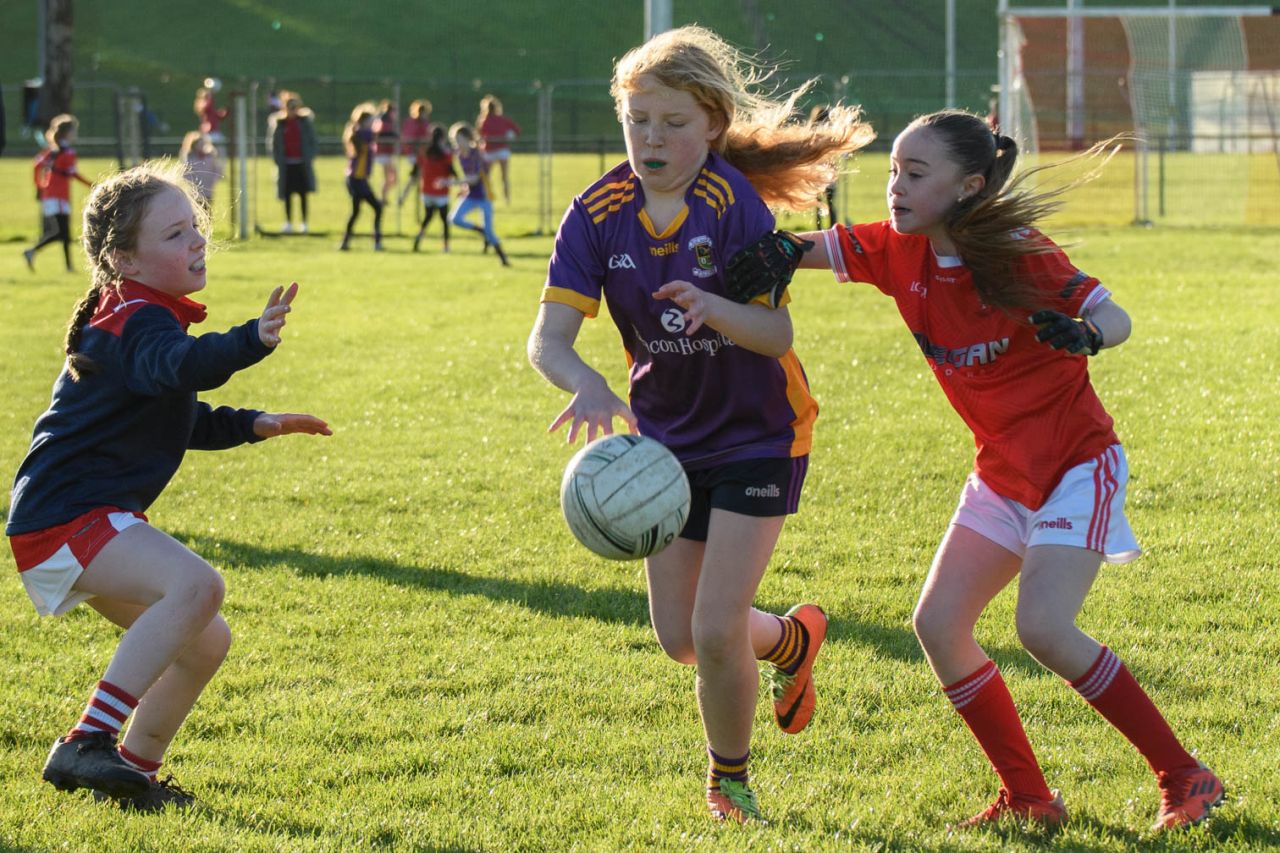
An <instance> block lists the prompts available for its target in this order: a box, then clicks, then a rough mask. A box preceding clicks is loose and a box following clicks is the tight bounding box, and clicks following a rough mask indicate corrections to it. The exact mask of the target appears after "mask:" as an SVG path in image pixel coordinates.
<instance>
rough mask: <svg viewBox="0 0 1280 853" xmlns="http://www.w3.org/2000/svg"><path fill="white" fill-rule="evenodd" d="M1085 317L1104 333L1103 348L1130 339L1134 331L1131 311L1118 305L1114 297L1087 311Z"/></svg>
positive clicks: (1117, 344)
mask: <svg viewBox="0 0 1280 853" xmlns="http://www.w3.org/2000/svg"><path fill="white" fill-rule="evenodd" d="M1084 319H1086V320H1090V321H1091V322H1092V323H1093V324H1094V325H1095V326H1097V327H1098V331H1099V332H1101V333H1102V348H1103V349H1110V348H1111V347H1114V346H1119V345H1120V344H1122V343H1124V342H1125V341H1127V340H1129V333H1130V332H1132V331H1133V323H1132V321H1131V320H1130V319H1129V313H1128V312H1127V311H1125V310H1124V309H1123V308H1121V307H1120V306H1119V305H1117V304H1116V303H1115V300H1113V299H1107V300H1106V301H1104V302H1103V303H1102V304H1101V305H1098V306H1097V307H1096V308H1094V309H1093V310H1091V311H1089V312H1088V313H1086V314H1085V316H1084Z"/></svg>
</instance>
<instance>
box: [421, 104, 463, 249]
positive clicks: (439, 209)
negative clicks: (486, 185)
mask: <svg viewBox="0 0 1280 853" xmlns="http://www.w3.org/2000/svg"><path fill="white" fill-rule="evenodd" d="M417 172H418V177H419V179H420V180H421V182H422V225H421V226H420V227H419V228H418V235H417V236H416V237H414V238H413V250H414V251H415V252H416V251H418V248H419V246H421V244H422V236H423V235H424V234H426V233H427V225H428V224H429V223H430V222H431V217H432V216H434V215H435V214H437V213H439V214H440V224H441V226H443V228H444V251H445V252H448V251H449V187H450V186H451V185H452V183H454V182H456V181H457V180H458V170H457V169H455V168H454V167H453V152H452V151H450V150H449V147H448V146H447V145H446V144H445V129H444V128H443V127H440V126H438V125H437V126H436V127H434V128H432V130H431V144H430V145H427V146H424V147H423V148H422V150H421V151H419V152H418V168H417Z"/></svg>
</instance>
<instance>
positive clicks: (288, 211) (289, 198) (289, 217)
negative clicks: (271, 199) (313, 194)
mask: <svg viewBox="0 0 1280 853" xmlns="http://www.w3.org/2000/svg"><path fill="white" fill-rule="evenodd" d="M295 195H296V196H297V197H298V205H299V206H300V207H301V209H302V222H303V224H306V221H307V194H306V193H303V192H300V193H288V194H287V195H285V197H284V218H285V221H286V222H292V221H293V197H294V196H295Z"/></svg>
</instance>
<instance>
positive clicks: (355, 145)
mask: <svg viewBox="0 0 1280 853" xmlns="http://www.w3.org/2000/svg"><path fill="white" fill-rule="evenodd" d="M373 115H374V108H373V104H368V103H365V104H359V105H357V106H356V108H355V109H353V110H352V111H351V120H350V121H348V122H347V126H346V127H345V128H344V129H343V131H342V146H343V148H344V149H346V152H347V194H348V195H350V196H351V216H350V217H348V218H347V227H346V230H344V231H343V233H342V243H341V244H340V245H339V246H338V249H339V251H343V252H345V251H347V250H348V249H349V248H351V235H352V233H353V231H354V230H355V227H356V219H357V218H359V216H360V206H361V205H362V204H365V203H368V205H369V206H370V207H372V208H373V249H374V251H375V252H381V251H382V202H380V201H379V200H378V197H377V196H376V195H374V194H373V190H372V189H371V188H370V187H369V176H370V174H371V173H372V171H373Z"/></svg>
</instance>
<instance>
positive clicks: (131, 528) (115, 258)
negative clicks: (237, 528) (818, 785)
mask: <svg viewBox="0 0 1280 853" xmlns="http://www.w3.org/2000/svg"><path fill="white" fill-rule="evenodd" d="M208 226H209V222H208V214H207V213H206V211H205V209H204V208H203V206H202V205H201V204H200V203H199V200H198V199H197V198H196V197H195V194H194V190H193V189H192V187H191V186H190V184H188V183H187V182H186V181H185V180H183V179H182V176H181V174H180V173H178V172H176V171H166V170H162V169H160V168H158V167H155V166H151V165H143V166H139V167H136V168H134V169H130V170H128V171H126V172H121V173H119V174H117V175H115V176H113V177H111V178H108V179H107V180H105V181H103V182H101V183H99V184H98V185H97V186H96V187H95V188H94V190H93V192H92V193H91V194H90V196H89V199H88V201H87V202H86V203H85V212H84V238H83V239H84V247H85V250H86V253H87V254H88V256H89V264H90V268H91V270H92V275H93V282H92V284H91V286H90V287H89V291H88V293H87V294H86V295H85V297H84V298H83V299H81V300H80V303H79V304H78V305H77V306H76V309H75V312H74V314H73V315H72V317H71V322H70V324H69V325H68V329H67V340H66V353H67V361H66V365H65V367H64V368H63V371H62V373H61V375H60V376H59V377H58V380H57V382H56V383H54V386H53V399H52V402H51V403H50V405H49V409H48V410H47V411H46V412H45V413H44V414H43V415H41V416H40V418H39V420H37V421H36V427H35V435H34V437H33V439H32V442H31V448H30V450H29V451H28V453H27V456H26V458H25V459H24V460H23V462H22V465H21V467H20V468H19V469H18V474H17V478H16V480H15V482H14V487H13V495H12V499H11V502H10V510H9V518H8V523H7V525H6V527H5V533H6V534H7V535H8V536H9V537H10V539H9V542H10V545H11V546H12V548H13V553H14V558H15V561H16V563H17V566H18V571H19V572H20V574H21V577H22V580H23V583H24V585H25V586H26V589H27V592H28V594H29V595H30V596H31V599H32V601H33V602H34V603H35V606H36V609H37V610H38V611H39V612H40V613H41V614H46V615H47V614H61V613H65V612H66V611H67V610H70V609H71V608H72V607H74V606H75V605H77V604H79V603H80V602H82V601H85V602H88V604H89V605H90V606H91V607H93V608H94V609H95V610H97V611H98V612H99V613H101V614H102V615H103V616H105V617H106V618H107V619H109V620H111V621H112V622H114V623H115V624H117V625H119V626H121V627H122V628H125V629H127V630H126V632H125V634H124V637H123V638H122V639H121V640H120V645H119V646H118V647H117V649H116V652H115V655H114V656H113V658H112V660H111V663H110V664H109V665H108V667H107V669H106V672H105V673H104V674H103V676H102V679H101V680H100V681H99V682H98V683H97V685H96V686H95V687H94V689H93V692H92V696H91V698H90V701H89V704H88V707H87V708H86V709H85V711H84V714H83V716H81V718H80V719H79V721H78V722H77V723H76V724H75V725H74V726H73V727H72V728H71V730H70V731H69V732H68V733H67V734H66V735H65V736H63V737H60V738H58V740H57V741H56V742H55V744H54V746H53V750H52V751H51V752H50V753H49V758H48V761H47V762H46V764H45V767H44V773H43V776H44V779H45V780H46V781H48V782H50V783H52V784H53V785H54V786H56V787H57V788H58V789H60V790H74V789H76V788H91V789H93V790H94V792H95V793H96V795H97V796H99V797H111V798H115V799H117V800H119V802H120V804H121V806H122V807H124V808H136V809H142V810H150V809H156V808H160V807H162V806H164V805H165V804H167V803H169V804H175V805H179V806H184V805H189V804H190V803H191V802H192V796H191V794H189V793H188V792H186V791H183V790H182V789H181V788H179V787H178V786H177V785H176V784H174V783H173V782H172V777H169V779H166V780H164V781H158V780H157V775H156V774H157V771H158V769H159V767H160V762H161V761H162V760H163V758H164V753H165V750H166V749H168V747H169V743H170V741H171V740H172V739H173V736H174V735H175V734H176V733H177V731H178V728H179V726H181V725H182V722H183V720H184V719H186V716H187V714H188V713H189V712H190V710H191V707H192V706H193V705H194V704H195V701H196V699H197V698H198V697H199V696H200V692H201V691H202V690H203V689H204V686H205V684H206V683H207V682H208V681H209V679H210V678H212V677H213V674H214V672H216V671H217V669H218V666H219V665H220V664H221V663H222V659H223V657H224V656H225V655H226V653H227V649H228V647H229V645H230V642H231V632H230V629H229V628H228V627H227V623H226V621H225V620H224V619H223V618H222V617H221V616H220V615H219V614H218V609H219V607H220V605H221V603H222V598H223V580H222V577H221V576H220V575H219V574H218V572H217V571H215V570H214V569H213V567H212V566H210V565H209V564H208V563H207V562H205V561H204V559H202V558H201V557H200V556H199V555H197V554H194V553H192V552H191V551H190V550H188V549H187V548H186V546H184V545H183V544H182V543H180V542H178V541H177V540H176V539H173V538H171V537H170V536H168V535H166V534H164V533H161V532H160V531H159V530H157V529H156V528H154V527H152V526H151V525H150V524H148V523H147V518H146V516H145V515H144V514H143V513H145V512H146V510H147V508H148V507H149V506H150V505H151V503H152V501H154V500H155V499H156V498H157V497H158V496H159V494H160V492H161V491H162V490H163V489H164V487H165V486H166V485H167V484H168V482H169V480H170V479H171V478H172V477H173V475H174V473H175V472H176V471H177V469H178V465H179V464H180V463H181V461H182V457H183V454H184V453H185V452H186V450H187V449H189V448H191V449H197V450H216V449H221V448H227V447H234V446H235V445H238V444H245V443H249V442H256V441H261V440H262V439H264V438H270V437H272V436H277V435H286V434H289V433H306V434H311V435H317V434H318V435H329V434H330V430H329V428H328V426H327V425H326V424H325V422H324V421H322V420H320V419H318V418H315V417H312V416H311V415H302V414H267V413H265V412H260V411H257V410H253V409H233V408H230V407H226V406H224V407H220V408H217V409H214V408H211V407H210V406H209V405H208V404H206V403H202V402H200V401H199V400H198V399H197V398H196V394H197V392H199V391H205V390H209V389H212V388H217V387H218V386H220V385H222V384H223V383H225V382H226V381H227V380H228V379H230V378H231V375H232V374H233V373H235V372H236V371H237V370H243V369H244V368H246V367H248V366H250V365H252V364H255V363H257V362H259V361H261V360H262V359H263V358H266V357H267V356H268V355H269V354H270V353H271V352H272V351H273V350H274V349H275V347H276V346H277V345H279V343H280V330H281V329H282V328H283V326H284V323H285V316H286V315H287V314H288V313H289V311H290V310H291V307H290V306H291V304H292V302H293V299H294V297H295V296H296V295H297V292H298V286H297V284H293V285H291V286H290V287H289V288H288V289H287V290H286V289H285V288H283V287H277V288H275V290H273V291H272V293H271V296H270V298H269V299H268V300H267V305H266V308H265V309H264V310H263V312H262V315H261V316H260V317H258V318H256V319H253V320H250V321H249V322H247V323H245V324H243V325H241V326H237V327H235V328H233V329H231V330H229V331H227V332H225V333H207V334H204V335H200V336H199V337H192V336H191V335H188V334H187V329H188V327H189V326H190V325H191V324H192V323H198V322H200V321H201V320H203V319H204V317H205V309H204V306H203V305H201V304H200V303H198V302H194V301H193V300H192V299H191V298H190V296H191V294H193V293H196V292H198V291H200V290H201V289H203V288H204V286H205V246H206V235H207V234H208ZM135 709H136V711H137V713H136V715H134V721H133V724H132V725H131V726H130V727H129V731H128V733H127V734H126V736H125V739H124V743H123V744H122V745H121V747H120V748H119V750H117V748H116V737H117V735H118V734H119V732H120V730H121V728H123V726H124V723H125V721H126V720H127V719H128V718H129V716H130V714H131V713H132V712H133V711H134V710H135Z"/></svg>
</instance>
